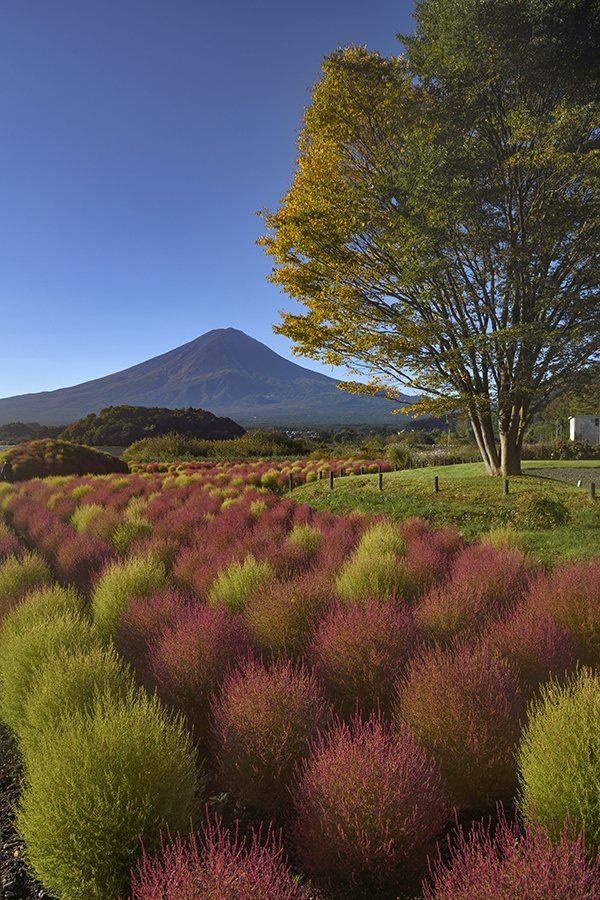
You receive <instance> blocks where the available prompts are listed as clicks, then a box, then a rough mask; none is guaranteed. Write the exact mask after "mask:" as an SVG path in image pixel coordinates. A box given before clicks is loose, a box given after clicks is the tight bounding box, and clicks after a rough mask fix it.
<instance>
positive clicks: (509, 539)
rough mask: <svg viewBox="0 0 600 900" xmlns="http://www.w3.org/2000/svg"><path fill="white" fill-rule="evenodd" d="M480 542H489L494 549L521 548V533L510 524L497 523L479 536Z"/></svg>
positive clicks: (522, 544)
mask: <svg viewBox="0 0 600 900" xmlns="http://www.w3.org/2000/svg"><path fill="white" fill-rule="evenodd" d="M481 543H482V544H490V546H492V547H495V548H496V550H523V546H524V541H523V535H522V534H521V533H520V532H519V531H517V530H516V528H514V527H513V526H512V525H498V526H496V528H492V529H491V530H490V531H488V533H487V534H484V535H483V537H482V538H481Z"/></svg>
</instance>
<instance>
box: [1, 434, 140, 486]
mask: <svg viewBox="0 0 600 900" xmlns="http://www.w3.org/2000/svg"><path fill="white" fill-rule="evenodd" d="M2 459H3V460H8V461H9V462H10V463H11V465H12V471H13V481H24V480H26V479H28V478H46V477H48V476H51V475H87V474H90V475H92V474H93V475H107V474H109V473H111V472H129V468H128V466H127V463H126V462H123V461H122V460H120V459H117V457H116V456H111V455H110V454H109V453H102V452H100V451H99V450H92V448H91V447H85V446H83V445H81V444H72V443H70V442H69V441H55V440H51V439H50V438H44V439H42V440H37V441H28V442H27V443H25V444H18V445H17V446H16V447H11V448H10V449H9V450H6V451H5V452H4V453H3V454H2Z"/></svg>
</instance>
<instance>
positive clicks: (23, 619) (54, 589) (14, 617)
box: [0, 583, 85, 635]
mask: <svg viewBox="0 0 600 900" xmlns="http://www.w3.org/2000/svg"><path fill="white" fill-rule="evenodd" d="M84 606H85V601H84V599H83V597H82V595H81V594H80V593H79V591H78V590H77V588H74V587H63V585H61V584H56V583H52V584H42V585H37V586H36V587H35V588H34V589H33V590H32V591H31V592H30V593H28V594H27V595H26V597H25V598H24V599H23V600H21V602H20V603H18V604H16V605H15V606H13V608H12V609H11V610H10V612H9V613H8V614H7V616H6V618H5V619H4V622H3V624H2V628H1V629H0V635H1V634H3V633H4V631H8V630H12V631H14V632H24V631H27V629H28V628H30V627H31V626H32V625H33V624H34V623H36V622H43V621H50V620H51V619H53V618H54V617H55V616H57V615H61V614H62V613H71V614H72V615H74V616H84V615H85V613H84Z"/></svg>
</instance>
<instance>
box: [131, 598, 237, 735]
mask: <svg viewBox="0 0 600 900" xmlns="http://www.w3.org/2000/svg"><path fill="white" fill-rule="evenodd" d="M250 649H251V644H250V640H249V637H248V634H247V631H246V628H245V626H244V623H243V622H242V620H241V619H240V617H239V616H231V615H229V614H228V613H227V612H226V611H225V610H224V609H222V608H220V607H217V608H212V607H210V606H205V605H204V604H202V603H198V602H196V603H194V604H193V605H189V606H184V607H182V608H180V609H178V610H176V611H175V612H174V615H173V617H172V621H171V624H169V625H167V626H165V627H164V628H163V629H162V631H161V632H160V634H158V635H157V636H156V638H155V639H154V641H153V642H152V643H151V646H150V652H149V654H148V673H149V678H148V681H149V685H150V686H151V687H156V689H157V690H158V693H159V696H160V697H161V699H162V700H164V701H165V703H168V704H169V705H171V706H173V707H175V708H176V709H178V710H181V711H182V712H184V713H185V715H186V717H187V719H188V721H189V722H190V724H191V725H192V726H193V727H194V732H195V735H196V738H197V739H198V740H199V741H201V742H203V743H204V742H205V740H206V732H207V725H208V715H209V708H210V703H209V701H210V695H211V693H212V692H213V691H214V690H216V688H217V687H218V686H219V685H220V683H221V681H222V679H223V677H224V675H225V672H226V671H227V669H228V668H230V667H233V665H234V663H235V662H236V661H237V660H239V661H240V662H241V661H242V660H243V659H244V658H245V657H246V656H247V655H248V654H249V652H250Z"/></svg>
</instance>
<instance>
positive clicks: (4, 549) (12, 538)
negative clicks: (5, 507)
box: [0, 518, 22, 564]
mask: <svg viewBox="0 0 600 900" xmlns="http://www.w3.org/2000/svg"><path fill="white" fill-rule="evenodd" d="M21 549H22V548H21V544H20V543H19V539H18V537H17V536H16V534H13V532H12V531H10V529H9V528H8V527H7V526H6V525H5V524H4V522H2V519H1V518H0V564H1V563H2V562H3V561H4V560H5V559H6V558H7V557H8V556H18V555H19V554H20V552H21Z"/></svg>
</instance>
